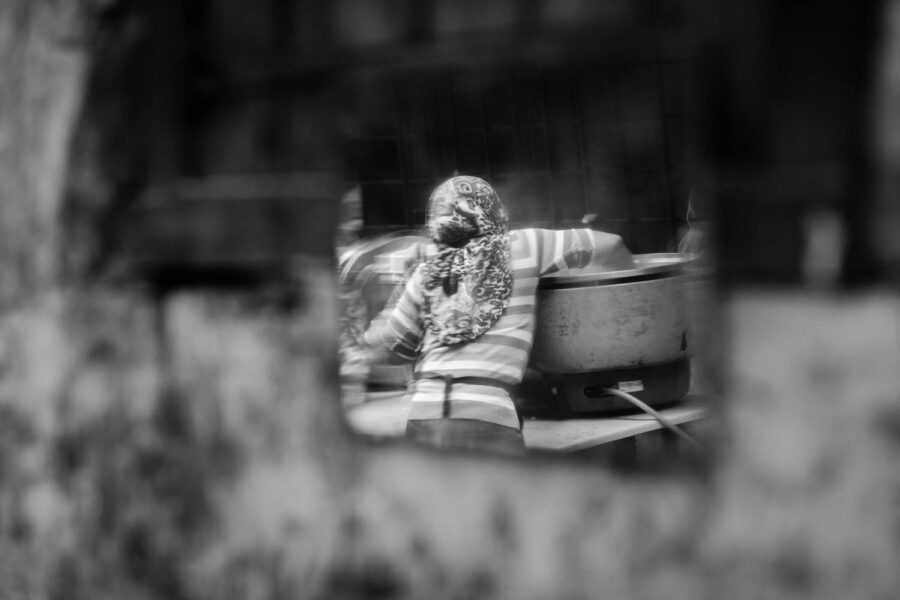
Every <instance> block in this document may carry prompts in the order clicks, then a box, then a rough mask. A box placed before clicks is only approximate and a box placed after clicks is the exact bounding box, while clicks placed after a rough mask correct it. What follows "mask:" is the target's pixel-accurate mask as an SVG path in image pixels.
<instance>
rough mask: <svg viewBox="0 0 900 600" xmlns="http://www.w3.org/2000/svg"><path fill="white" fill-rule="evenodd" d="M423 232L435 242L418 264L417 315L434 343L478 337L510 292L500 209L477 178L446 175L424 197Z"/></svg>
mask: <svg viewBox="0 0 900 600" xmlns="http://www.w3.org/2000/svg"><path fill="white" fill-rule="evenodd" d="M428 233H429V234H430V235H431V238H432V239H433V240H434V241H435V242H436V243H437V244H438V247H439V248H441V250H440V252H439V253H438V254H436V255H434V256H431V257H429V258H428V259H426V261H425V262H424V263H423V266H422V281H423V288H424V290H423V294H424V298H425V304H424V314H423V319H424V323H425V328H426V330H427V331H430V332H431V333H432V334H433V335H434V336H435V339H436V342H437V344H439V345H443V346H451V345H454V344H461V343H465V342H471V341H473V340H476V339H478V338H479V337H480V336H481V335H482V334H483V333H484V332H486V331H487V330H488V329H490V328H491V327H492V326H493V325H494V323H496V322H497V320H498V319H499V318H500V316H501V315H502V314H503V312H504V311H505V310H506V307H507V305H508V304H509V297H510V295H511V294H512V284H513V278H512V268H511V266H510V247H509V238H508V236H507V216H506V210H505V209H504V208H503V205H502V204H501V203H500V198H499V197H498V196H497V193H496V192H495V191H494V189H493V188H492V187H491V186H490V185H489V184H488V183H487V182H486V181H484V180H483V179H479V178H478V177H470V176H465V175H461V176H457V177H453V178H451V179H448V180H447V181H445V182H444V183H442V184H441V185H439V186H438V187H437V188H435V190H434V192H432V194H431V198H430V199H429V201H428Z"/></svg>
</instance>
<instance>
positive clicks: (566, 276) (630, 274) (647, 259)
mask: <svg viewBox="0 0 900 600" xmlns="http://www.w3.org/2000/svg"><path fill="white" fill-rule="evenodd" d="M696 261H697V256H696V255H695V254H686V253H678V252H659V253H654V254H635V255H634V262H635V264H636V267H635V268H634V269H624V270H618V271H609V270H607V269H605V268H604V267H602V266H600V265H591V266H588V267H584V268H582V269H566V270H564V271H558V272H556V273H551V274H549V275H544V276H543V277H541V280H540V283H539V285H538V289H542V290H545V289H564V288H573V287H590V286H595V285H616V284H620V283H634V282H639V281H652V280H654V279H662V278H665V277H672V276H675V275H679V274H682V273H684V272H685V271H686V270H687V269H689V268H691V267H692V266H694V265H695V263H696Z"/></svg>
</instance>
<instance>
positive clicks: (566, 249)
mask: <svg viewBox="0 0 900 600" xmlns="http://www.w3.org/2000/svg"><path fill="white" fill-rule="evenodd" d="M534 231H535V232H536V234H537V249H538V252H537V256H538V271H539V274H540V275H547V274H549V273H555V272H557V271H559V270H562V269H577V268H581V267H586V266H588V265H589V264H591V261H592V260H593V258H594V250H595V247H594V236H593V235H592V232H591V230H590V229H564V230H560V231H555V230H552V229H535V230H534Z"/></svg>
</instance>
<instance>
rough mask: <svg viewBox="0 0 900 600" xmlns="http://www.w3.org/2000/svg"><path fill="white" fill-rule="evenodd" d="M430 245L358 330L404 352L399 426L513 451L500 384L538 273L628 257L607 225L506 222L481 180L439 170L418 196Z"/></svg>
mask: <svg viewBox="0 0 900 600" xmlns="http://www.w3.org/2000/svg"><path fill="white" fill-rule="evenodd" d="M427 218H428V222H427V227H428V233H429V235H430V236H431V238H432V240H433V241H434V243H435V244H436V245H437V248H438V252H437V253H436V254H433V255H432V256H429V257H428V258H426V259H425V260H424V261H423V262H422V263H421V264H420V265H419V266H418V267H417V268H416V269H415V271H413V273H412V275H411V277H410V278H409V280H408V281H407V283H406V286H405V288H404V290H403V292H402V294H400V297H399V298H398V300H397V302H396V304H395V305H393V306H392V307H391V308H390V309H388V310H387V311H386V312H385V316H384V318H382V319H379V320H377V321H376V322H375V323H373V325H372V326H371V327H370V328H369V330H368V331H367V332H366V333H365V335H364V336H363V340H364V342H365V344H366V345H367V346H368V347H369V348H372V349H384V348H387V349H389V350H391V351H393V352H394V353H396V354H398V355H400V356H403V357H406V358H407V359H409V360H414V361H415V369H414V377H413V381H412V383H411V384H410V386H409V388H408V391H407V396H408V398H409V401H410V408H409V415H408V417H407V427H406V435H407V437H408V438H410V439H413V440H416V441H421V442H426V443H429V444H433V445H436V446H440V447H454V448H467V449H475V448H478V449H488V450H497V451H505V452H521V451H523V450H524V444H523V441H522V432H521V431H522V426H521V421H520V419H519V416H518V414H517V412H516V407H515V404H514V403H513V400H512V397H511V392H512V390H513V389H514V388H515V386H516V385H518V384H519V383H520V382H521V380H522V376H523V375H524V372H525V367H526V364H527V363H528V356H529V352H530V351H531V344H532V339H533V332H534V320H535V302H536V295H537V284H538V278H539V277H540V276H542V275H546V274H548V273H552V272H554V271H558V270H559V269H561V268H572V267H584V266H587V265H588V264H602V265H604V266H606V267H607V268H609V269H627V268H631V267H633V266H634V263H633V261H632V258H631V253H630V252H629V251H628V249H627V248H626V247H625V245H624V244H623V243H622V239H621V238H620V237H619V236H616V235H612V234H607V233H599V232H595V231H591V230H590V229H571V230H567V231H552V230H548V229H520V230H515V231H512V232H508V231H507V215H506V211H505V209H504V207H503V205H502V204H501V202H500V198H499V197H498V196H497V193H496V192H495V191H494V189H493V188H492V187H491V186H490V185H489V184H488V183H487V182H486V181H484V180H482V179H479V178H477V177H471V176H457V177H453V178H451V179H448V180H447V181H445V182H444V183H442V184H440V185H439V186H438V187H437V188H435V190H434V192H433V193H432V194H431V198H430V199H429V202H428V211H427Z"/></svg>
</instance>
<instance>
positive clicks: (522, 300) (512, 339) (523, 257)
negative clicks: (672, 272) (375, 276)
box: [365, 229, 595, 429]
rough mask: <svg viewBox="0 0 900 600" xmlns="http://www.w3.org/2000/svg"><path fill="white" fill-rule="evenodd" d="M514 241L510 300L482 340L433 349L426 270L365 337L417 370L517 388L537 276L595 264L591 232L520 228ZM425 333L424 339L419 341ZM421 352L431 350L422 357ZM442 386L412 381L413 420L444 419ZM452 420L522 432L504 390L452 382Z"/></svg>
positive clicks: (416, 274) (528, 339)
mask: <svg viewBox="0 0 900 600" xmlns="http://www.w3.org/2000/svg"><path fill="white" fill-rule="evenodd" d="M509 238H510V249H511V258H512V269H513V289H512V295H511V297H510V300H509V305H508V306H507V308H506V311H505V312H504V313H503V315H502V316H501V317H500V319H499V320H498V321H497V322H496V323H495V324H494V326H493V327H492V328H491V329H490V330H489V331H487V332H486V333H485V334H484V335H482V336H481V337H479V338H478V339H476V340H474V341H472V342H469V343H467V344H458V345H454V346H434V345H433V344H430V343H429V342H430V341H431V340H430V336H433V333H432V332H430V331H428V330H426V331H424V332H423V327H422V319H421V310H420V307H421V306H422V303H423V297H422V291H421V290H422V280H421V269H416V270H415V271H414V272H413V275H412V276H411V277H410V279H409V281H408V282H407V284H406V288H405V289H404V290H403V293H402V294H401V295H400V297H399V299H398V300H397V303H396V305H395V306H394V307H393V309H392V310H391V311H390V314H389V316H388V317H387V319H386V320H385V321H383V322H381V323H379V324H377V325H376V326H374V327H372V328H370V329H369V331H367V332H366V334H365V341H366V343H367V344H368V345H370V346H373V347H377V346H379V345H384V346H387V347H388V348H389V349H390V350H392V351H393V352H395V353H396V354H398V355H400V356H402V357H405V358H407V359H410V360H417V363H416V367H415V371H416V372H417V373H425V372H427V373H429V374H435V375H437V376H444V375H452V376H453V377H454V378H460V377H479V378H486V379H491V380H495V381H497V382H500V383H502V384H505V385H508V386H515V385H517V384H518V383H519V382H521V381H522V377H523V375H524V373H525V367H526V365H527V363H528V357H529V353H530V352H531V344H532V341H533V338H534V320H535V304H536V300H537V287H538V278H539V277H541V276H542V275H547V274H549V273H553V272H556V271H559V270H561V269H565V268H577V267H584V266H587V265H588V264H590V263H591V262H592V260H593V259H594V250H595V246H594V237H593V235H592V232H591V230H590V229H569V230H564V231H554V230H549V229H518V230H515V231H511V232H510V234H509ZM423 335H424V336H425V338H424V339H423V340H420V337H421V336H423ZM420 341H421V342H423V343H422V344H421V345H420ZM419 347H425V348H431V350H428V351H427V352H426V353H425V354H424V355H422V356H417V352H416V349H417V348H419ZM444 385H445V384H444V382H443V381H442V380H439V379H421V380H418V381H414V382H412V383H411V384H410V387H409V389H408V392H407V395H408V396H409V399H410V410H409V416H408V418H409V419H411V420H416V419H437V418H441V417H442V414H443V401H444ZM449 416H450V418H459V419H478V420H482V421H489V422H492V423H497V424H499V425H505V426H508V427H514V428H516V429H518V428H519V418H518V414H517V413H516V408H515V404H514V403H513V400H512V398H510V396H509V393H508V392H507V391H506V390H505V389H504V388H501V387H496V386H490V385H479V384H472V383H465V382H459V383H457V382H454V383H453V386H452V388H451V391H450V415H449Z"/></svg>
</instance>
